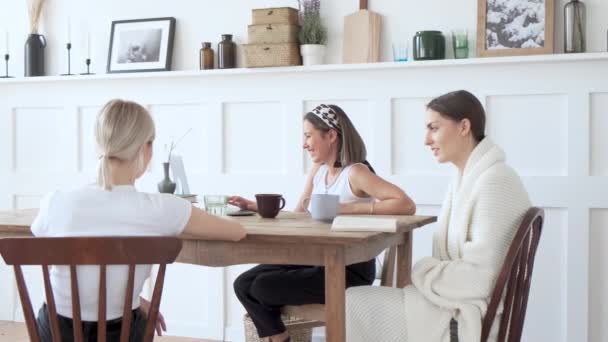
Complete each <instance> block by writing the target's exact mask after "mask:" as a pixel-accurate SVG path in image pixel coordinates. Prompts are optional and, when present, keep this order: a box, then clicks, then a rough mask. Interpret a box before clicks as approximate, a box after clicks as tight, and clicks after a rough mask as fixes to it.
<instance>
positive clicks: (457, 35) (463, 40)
mask: <svg viewBox="0 0 608 342" xmlns="http://www.w3.org/2000/svg"><path fill="white" fill-rule="evenodd" d="M452 47H453V48H454V58H456V59H461V58H467V57H469V34H468V32H467V31H466V30H454V31H452Z"/></svg>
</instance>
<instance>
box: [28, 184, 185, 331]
mask: <svg viewBox="0 0 608 342" xmlns="http://www.w3.org/2000/svg"><path fill="white" fill-rule="evenodd" d="M191 212H192V206H191V204H190V203H189V202H188V201H186V200H184V199H182V198H179V197H176V196H173V195H168V194H148V193H142V192H138V191H137V190H136V189H135V187H133V186H130V185H127V186H116V187H114V188H113V190H112V191H105V190H103V189H101V188H99V187H97V186H90V187H85V188H82V189H78V190H72V191H57V192H53V193H51V194H49V195H47V196H46V197H45V198H44V199H43V200H42V202H41V205H40V211H39V213H38V216H37V217H36V220H35V221H34V223H33V224H32V227H31V229H32V233H33V234H34V235H35V236H39V237H67V236H175V235H179V234H180V233H181V232H182V231H183V230H184V227H185V226H186V224H187V222H188V220H189V219H190V215H191ZM151 267H152V266H151V265H138V266H136V268H135V282H134V288H133V303H132V309H136V308H137V307H139V298H138V295H139V294H140V293H141V290H142V287H143V284H144V281H145V280H146V279H147V278H148V276H149V275H150V270H151ZM77 273H78V291H79V294H80V307H81V311H82V320H84V321H97V300H98V298H99V297H98V294H99V266H78V267H77ZM127 276H128V266H108V267H107V269H106V290H107V297H106V298H107V311H106V317H107V319H108V320H111V319H115V318H119V317H121V316H122V309H123V303H124V299H125V288H126V285H127ZM50 278H51V284H52V286H53V293H54V297H55V304H56V306H57V313H58V314H60V315H62V316H64V317H69V318H72V299H71V292H70V269H69V267H67V266H53V267H51V270H50Z"/></svg>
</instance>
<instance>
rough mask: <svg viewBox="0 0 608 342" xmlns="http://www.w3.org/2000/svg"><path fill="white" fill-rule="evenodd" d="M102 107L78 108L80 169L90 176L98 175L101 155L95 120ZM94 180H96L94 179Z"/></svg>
mask: <svg viewBox="0 0 608 342" xmlns="http://www.w3.org/2000/svg"><path fill="white" fill-rule="evenodd" d="M101 108H102V107H101V106H83V107H80V108H78V132H79V146H80V149H79V166H80V167H79V169H80V171H81V172H84V173H87V174H89V175H96V174H97V164H98V162H99V154H98V152H97V143H96V142H95V133H94V132H95V120H96V118H97V114H98V113H99V111H100V110H101ZM93 179H94V178H93Z"/></svg>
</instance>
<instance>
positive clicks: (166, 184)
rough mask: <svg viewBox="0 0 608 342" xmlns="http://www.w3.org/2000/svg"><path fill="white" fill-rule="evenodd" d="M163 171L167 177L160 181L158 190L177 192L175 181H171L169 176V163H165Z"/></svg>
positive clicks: (167, 192) (168, 192)
mask: <svg viewBox="0 0 608 342" xmlns="http://www.w3.org/2000/svg"><path fill="white" fill-rule="evenodd" d="M163 171H164V173H165V178H164V179H163V180H162V181H160V183H158V192H162V193H165V194H172V193H174V192H175V182H173V181H171V178H169V163H163Z"/></svg>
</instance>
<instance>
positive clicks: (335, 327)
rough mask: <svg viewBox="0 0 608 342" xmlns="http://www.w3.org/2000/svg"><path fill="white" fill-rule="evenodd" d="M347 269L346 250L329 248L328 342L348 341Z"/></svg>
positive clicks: (327, 258)
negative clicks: (346, 306)
mask: <svg viewBox="0 0 608 342" xmlns="http://www.w3.org/2000/svg"><path fill="white" fill-rule="evenodd" d="M345 267H346V266H345V264H344V249H343V248H342V247H328V248H327V249H326V250H325V322H326V328H325V331H326V337H327V341H328V342H344V341H346V328H345V319H344V316H345V308H344V306H345V295H346V293H345V292H346V270H345Z"/></svg>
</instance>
